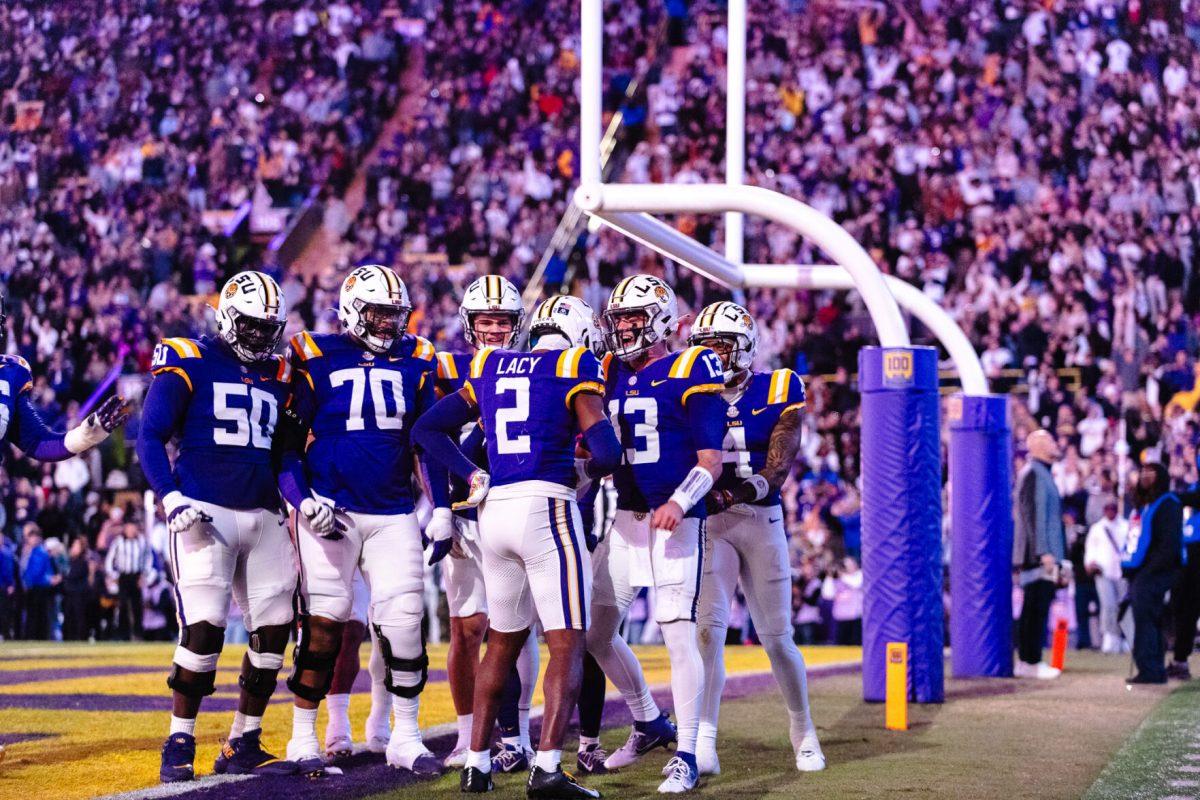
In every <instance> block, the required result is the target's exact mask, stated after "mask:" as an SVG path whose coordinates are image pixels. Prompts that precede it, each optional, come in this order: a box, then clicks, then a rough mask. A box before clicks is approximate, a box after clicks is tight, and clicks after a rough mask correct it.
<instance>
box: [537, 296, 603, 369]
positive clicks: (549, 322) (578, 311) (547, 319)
mask: <svg viewBox="0 0 1200 800" xmlns="http://www.w3.org/2000/svg"><path fill="white" fill-rule="evenodd" d="M555 333H557V334H560V335H561V336H562V337H563V338H564V339H566V340H567V343H568V345H569V346H571V347H586V348H587V349H589V350H591V351H592V352H593V353H595V354H596V355H599V354H600V352H601V349H602V345H601V339H600V329H599V328H597V327H596V312H594V311H592V307H591V306H589V305H588V304H587V303H585V302H584V301H583V300H580V299H579V298H578V297H574V296H572V295H569V294H559V295H555V296H554V297H550V298H547V299H546V300H543V301H542V304H541V305H540V306H538V307H537V311H535V312H533V321H532V322H531V323H529V341H530V343H531V346H536V344H537V339H538V337H539V336H545V335H546V334H555Z"/></svg>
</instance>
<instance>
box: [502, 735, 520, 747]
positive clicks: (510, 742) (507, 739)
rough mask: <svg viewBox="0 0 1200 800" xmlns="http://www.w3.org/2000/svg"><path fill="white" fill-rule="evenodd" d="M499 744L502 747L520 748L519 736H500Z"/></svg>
mask: <svg viewBox="0 0 1200 800" xmlns="http://www.w3.org/2000/svg"><path fill="white" fill-rule="evenodd" d="M500 744H502V745H504V746H505V747H520V746H521V737H520V736H501V737H500Z"/></svg>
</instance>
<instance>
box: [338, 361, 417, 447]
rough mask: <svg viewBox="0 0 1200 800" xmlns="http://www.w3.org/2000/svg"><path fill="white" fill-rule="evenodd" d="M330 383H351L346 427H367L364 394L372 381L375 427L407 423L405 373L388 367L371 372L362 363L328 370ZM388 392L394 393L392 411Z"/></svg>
mask: <svg viewBox="0 0 1200 800" xmlns="http://www.w3.org/2000/svg"><path fill="white" fill-rule="evenodd" d="M329 383H330V385H331V386H333V388H335V389H336V388H337V387H339V386H342V385H344V384H347V383H349V384H350V413H349V415H348V416H347V417H346V430H348V431H361V430H363V429H365V428H366V427H367V424H366V420H364V419H363V397H364V395H365V394H366V391H365V387H366V385H367V384H370V385H371V405H372V406H373V407H374V410H375V427H376V428H378V429H379V430H381V431H398V430H400V429H401V428H402V427H404V411H405V406H404V376H403V375H401V374H400V373H399V372H393V371H392V370H387V369H373V370H371V371H370V372H368V371H367V370H365V369H363V368H362V367H351V368H349V369H339V370H338V371H337V372H331V373H329ZM388 394H391V396H392V409H391V411H390V412H389V410H388V402H387V396H388Z"/></svg>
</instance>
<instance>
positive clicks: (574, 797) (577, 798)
mask: <svg viewBox="0 0 1200 800" xmlns="http://www.w3.org/2000/svg"><path fill="white" fill-rule="evenodd" d="M525 796H526V797H528V798H530V800H596V798H598V797H600V793H599V792H597V791H596V790H595V789H589V788H587V787H586V786H582V785H580V784H579V782H577V781H576V780H575V779H574V778H573V777H571V774H570V773H568V772H563V770H562V767H559V768H558V769H557V770H555V771H554V772H547V771H546V770H544V769H542V768H541V767H539V766H537V765H536V764H535V765H534V767H533V769H531V770H530V771H529V782H528V783H526V784H525Z"/></svg>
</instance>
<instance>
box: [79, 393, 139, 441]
mask: <svg viewBox="0 0 1200 800" xmlns="http://www.w3.org/2000/svg"><path fill="white" fill-rule="evenodd" d="M132 408H133V406H132V404H130V402H129V401H128V400H126V399H125V398H124V397H119V396H117V395H113V396H112V397H110V398H108V399H107V400H105V401H104V402H103V403H101V404H100V407H99V408H98V409H96V410H95V411H93V412H92V414H91V415H90V416H89V417H88V424H90V425H98V426H100V427H101V428H103V429H104V432H105V433H112V432H113V431H115V430H116V429H117V428H119V427H121V426H122V425H124V424H125V423H126V422H127V421H128V420H129V414H130V411H131V409H132Z"/></svg>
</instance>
